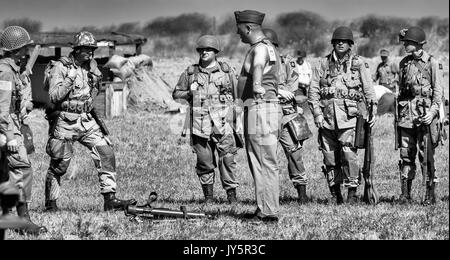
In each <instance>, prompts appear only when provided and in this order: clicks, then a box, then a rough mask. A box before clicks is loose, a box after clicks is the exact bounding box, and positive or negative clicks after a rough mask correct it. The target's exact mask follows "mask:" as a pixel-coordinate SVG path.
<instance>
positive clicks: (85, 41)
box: [72, 31, 97, 48]
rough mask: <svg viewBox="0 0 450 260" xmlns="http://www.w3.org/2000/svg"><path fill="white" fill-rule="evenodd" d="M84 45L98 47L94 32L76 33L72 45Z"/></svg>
mask: <svg viewBox="0 0 450 260" xmlns="http://www.w3.org/2000/svg"><path fill="white" fill-rule="evenodd" d="M82 46H85V47H91V48H97V41H96V40H95V37H94V35H93V34H92V33H90V32H88V31H82V32H79V33H77V34H75V37H74V38H73V45H72V47H73V48H76V47H82Z"/></svg>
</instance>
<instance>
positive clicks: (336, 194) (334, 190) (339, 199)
mask: <svg viewBox="0 0 450 260" xmlns="http://www.w3.org/2000/svg"><path fill="white" fill-rule="evenodd" d="M330 191H331V196H332V197H333V200H334V201H335V202H336V204H337V205H341V204H343V203H344V197H343V196H342V192H341V185H340V184H334V185H333V186H331V187H330Z"/></svg>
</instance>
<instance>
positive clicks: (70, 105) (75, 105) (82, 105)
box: [57, 100, 93, 114]
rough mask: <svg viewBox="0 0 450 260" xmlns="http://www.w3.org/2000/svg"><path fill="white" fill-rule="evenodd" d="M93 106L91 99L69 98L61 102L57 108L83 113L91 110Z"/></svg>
mask: <svg viewBox="0 0 450 260" xmlns="http://www.w3.org/2000/svg"><path fill="white" fill-rule="evenodd" d="M92 107H93V105H92V102H91V101H76V100H67V101H63V102H62V103H61V104H59V106H58V107H57V109H58V110H59V111H63V112H69V113H76V114H82V113H89V112H91V110H92Z"/></svg>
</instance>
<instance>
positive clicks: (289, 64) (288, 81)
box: [279, 55, 298, 93]
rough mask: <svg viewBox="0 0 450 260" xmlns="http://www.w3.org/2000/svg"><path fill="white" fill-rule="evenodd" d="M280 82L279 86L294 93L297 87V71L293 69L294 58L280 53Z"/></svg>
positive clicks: (294, 66)
mask: <svg viewBox="0 0 450 260" xmlns="http://www.w3.org/2000/svg"><path fill="white" fill-rule="evenodd" d="M280 58H281V69H280V82H281V83H282V84H280V86H279V88H281V89H284V90H288V91H290V92H292V93H294V92H295V91H296V90H297V89H298V72H297V70H296V69H295V68H296V65H295V64H296V63H295V58H294V57H291V56H290V55H280Z"/></svg>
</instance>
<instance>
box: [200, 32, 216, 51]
mask: <svg viewBox="0 0 450 260" xmlns="http://www.w3.org/2000/svg"><path fill="white" fill-rule="evenodd" d="M206 48H211V49H214V50H215V51H216V53H217V52H220V43H219V40H218V39H217V38H216V37H215V36H213V35H203V36H201V37H200V38H198V40H197V46H196V47H195V49H196V50H199V49H206Z"/></svg>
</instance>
